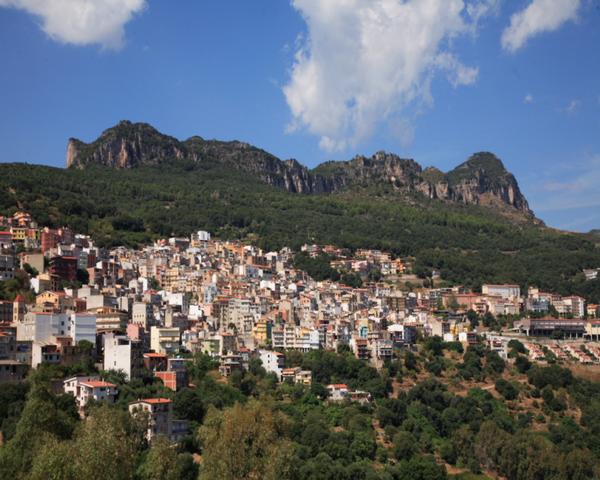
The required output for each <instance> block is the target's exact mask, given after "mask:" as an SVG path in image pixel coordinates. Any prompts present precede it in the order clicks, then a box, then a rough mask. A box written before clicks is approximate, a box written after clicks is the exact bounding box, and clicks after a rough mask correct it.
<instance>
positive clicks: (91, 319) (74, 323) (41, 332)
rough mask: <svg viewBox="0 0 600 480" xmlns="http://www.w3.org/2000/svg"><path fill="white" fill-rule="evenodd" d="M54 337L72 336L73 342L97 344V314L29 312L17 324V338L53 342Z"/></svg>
mask: <svg viewBox="0 0 600 480" xmlns="http://www.w3.org/2000/svg"><path fill="white" fill-rule="evenodd" d="M53 337H71V338H72V339H73V344H74V345H77V344H78V343H79V342H80V341H81V340H87V341H88V342H91V343H93V344H94V345H95V344H96V316H95V315H89V314H84V313H72V314H70V315H69V314H66V313H39V312H29V313H27V314H26V315H25V318H24V319H23V322H21V323H19V324H17V340H18V341H22V342H46V343H47V342H52V341H53V340H54V338H53Z"/></svg>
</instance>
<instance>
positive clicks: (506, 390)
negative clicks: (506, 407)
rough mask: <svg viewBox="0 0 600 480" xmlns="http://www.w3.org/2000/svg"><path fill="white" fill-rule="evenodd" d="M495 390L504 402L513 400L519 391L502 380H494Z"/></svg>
mask: <svg viewBox="0 0 600 480" xmlns="http://www.w3.org/2000/svg"><path fill="white" fill-rule="evenodd" d="M495 388H496V391H497V392H498V393H499V394H500V395H502V396H503V397H504V398H505V399H506V400H514V399H515V398H517V396H518V395H519V391H518V390H517V389H516V388H515V386H514V385H513V384H512V383H510V382H508V381H506V380H504V379H503V378H499V379H498V380H496V384H495Z"/></svg>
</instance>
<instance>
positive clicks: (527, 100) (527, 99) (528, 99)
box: [523, 93, 533, 103]
mask: <svg viewBox="0 0 600 480" xmlns="http://www.w3.org/2000/svg"><path fill="white" fill-rule="evenodd" d="M523 103H533V95H532V94H531V93H528V94H527V95H525V98H524V99H523Z"/></svg>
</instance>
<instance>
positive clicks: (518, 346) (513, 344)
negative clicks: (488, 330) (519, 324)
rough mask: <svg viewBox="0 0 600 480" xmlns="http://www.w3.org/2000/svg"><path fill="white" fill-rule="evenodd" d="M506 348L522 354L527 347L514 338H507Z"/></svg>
mask: <svg viewBox="0 0 600 480" xmlns="http://www.w3.org/2000/svg"><path fill="white" fill-rule="evenodd" d="M508 348H509V349H510V350H511V352H513V353H523V354H525V353H527V349H526V348H525V345H523V344H522V343H521V342H520V341H519V340H517V339H516V338H513V339H512V340H509V342H508Z"/></svg>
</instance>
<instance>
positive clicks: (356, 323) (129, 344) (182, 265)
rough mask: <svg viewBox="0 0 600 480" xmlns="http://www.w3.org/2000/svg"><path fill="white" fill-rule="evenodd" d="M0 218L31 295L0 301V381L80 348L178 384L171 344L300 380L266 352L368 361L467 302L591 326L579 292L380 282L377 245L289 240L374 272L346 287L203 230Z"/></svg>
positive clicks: (389, 353) (71, 384) (452, 333)
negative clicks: (129, 244)
mask: <svg viewBox="0 0 600 480" xmlns="http://www.w3.org/2000/svg"><path fill="white" fill-rule="evenodd" d="M0 228H1V229H4V231H2V232H0V247H1V250H0V280H5V279H10V278H13V277H14V275H15V273H16V272H17V270H24V271H26V272H28V275H29V277H30V284H31V288H32V290H33V292H34V293H35V299H33V297H32V298H30V299H29V301H27V300H26V299H25V298H24V297H23V296H17V297H16V298H15V299H14V301H0V381H10V380H18V379H20V378H22V377H23V375H24V374H25V372H26V371H27V369H28V368H36V367H37V366H38V365H40V364H42V363H56V364H61V365H74V364H76V363H78V362H79V361H81V358H82V356H83V355H85V354H86V352H88V353H89V351H90V350H91V351H93V353H94V357H95V358H96V359H97V362H98V364H99V366H100V367H101V369H102V370H118V371H121V372H123V374H124V375H125V377H126V378H127V379H131V378H134V377H136V376H137V375H139V374H140V372H141V371H144V370H150V371H151V372H153V373H154V375H155V376H156V377H158V378H160V379H161V380H162V381H163V382H164V384H165V385H166V386H167V387H168V388H171V389H173V390H179V389H180V388H183V387H184V386H187V374H186V365H185V360H184V359H183V358H181V356H182V355H181V354H184V353H185V354H194V353H198V352H201V353H204V354H207V355H210V356H212V357H214V358H215V359H217V360H218V361H219V362H220V368H219V370H220V372H221V374H222V375H224V376H229V375H231V374H232V373H233V372H235V371H236V370H242V369H246V368H248V364H249V362H250V359H251V358H252V357H258V358H260V359H261V361H262V364H263V367H264V368H265V369H266V370H267V371H268V372H272V373H274V374H275V375H276V376H277V378H278V379H279V380H280V381H291V382H295V383H300V384H308V383H310V382H311V372H309V371H304V370H302V369H299V368H286V366H285V365H284V363H283V359H284V357H283V355H281V353H279V352H281V351H283V350H298V351H301V352H309V351H311V350H316V349H337V348H339V347H340V346H342V345H344V346H347V347H349V348H350V350H351V351H352V352H353V354H354V355H355V356H356V357H357V358H360V359H363V360H365V361H367V362H371V363H372V364H373V365H374V366H376V367H379V366H381V365H383V363H384V362H385V361H387V360H389V359H391V358H393V355H394V350H395V349H397V348H400V347H404V346H406V345H410V344H412V343H414V342H415V341H416V339H417V338H419V337H420V336H427V335H439V336H441V337H443V338H444V339H445V340H447V341H455V340H458V341H463V342H470V341H473V340H474V339H475V336H476V334H477V333H478V332H477V331H476V330H475V328H474V325H473V324H472V323H471V322H470V321H469V320H468V315H467V312H468V311H469V310H473V311H474V312H476V313H478V314H480V315H484V314H486V313H491V314H493V315H511V314H513V315H518V314H520V313H522V312H525V311H530V312H533V313H535V317H540V316H541V317H543V316H544V314H546V313H547V314H548V315H549V314H550V312H551V311H552V312H557V315H556V318H535V319H534V318H526V319H524V320H523V321H521V322H518V323H517V324H516V328H517V329H518V330H520V331H522V332H523V333H525V334H527V335H551V334H552V332H553V331H555V330H557V329H560V330H561V331H563V332H565V333H566V334H568V335H571V336H577V337H582V338H588V339H592V340H598V335H600V320H593V319H594V318H597V317H598V313H599V312H598V306H597V305H587V304H586V302H585V300H584V299H583V298H580V297H575V296H570V297H561V296H559V295H555V294H549V293H544V292H540V291H539V290H537V289H534V288H530V289H529V290H528V292H527V294H526V295H522V294H521V290H520V288H519V286H517V285H484V286H483V288H482V292H481V293H473V292H470V291H467V290H465V289H464V288H461V287H453V288H419V289H416V291H408V290H407V288H406V287H404V286H398V285H399V283H400V282H393V281H387V282H386V279H387V280H390V279H394V278H397V276H398V275H401V274H403V273H405V272H406V271H407V268H408V266H407V265H408V264H407V263H406V262H403V261H402V260H400V259H394V258H392V257H391V255H390V254H388V253H386V252H381V251H378V250H359V251H357V252H355V253H354V254H352V255H350V254H349V253H348V252H345V251H342V250H340V249H337V248H335V247H332V246H317V245H307V246H305V247H303V250H304V251H306V252H307V253H308V254H309V255H314V256H316V255H319V254H320V253H321V252H325V253H329V254H330V255H331V256H332V258H334V260H332V266H333V267H334V268H339V269H343V270H347V271H353V272H356V273H358V274H359V275H362V276H365V275H367V274H368V273H369V272H371V271H373V270H377V271H378V272H380V274H381V277H380V278H377V281H371V282H365V284H364V286H363V287H361V288H353V287H350V286H347V285H344V284H342V283H339V282H332V281H315V280H313V279H312V278H310V277H309V276H308V275H307V274H306V273H305V272H303V271H300V270H297V269H295V268H294V267H293V261H292V260H293V252H292V251H291V250H290V249H288V248H283V249H281V250H280V251H272V252H265V251H263V250H261V249H260V248H257V247H255V246H252V245H247V244H244V243H241V242H237V241H221V240H215V239H213V238H211V235H210V234H209V233H208V232H205V231H199V232H195V233H194V234H193V235H191V236H190V237H189V238H169V239H165V240H160V241H157V242H155V243H154V244H153V245H149V246H147V247H144V248H141V249H130V248H124V247H120V248H114V249H111V250H105V249H101V248H98V247H97V246H96V245H95V244H94V242H93V240H92V239H91V238H90V237H88V236H85V235H79V234H75V233H73V232H72V231H70V230H69V229H67V228H62V229H49V228H41V229H40V228H38V227H37V225H36V224H35V222H34V221H33V220H32V219H31V217H30V216H29V215H28V214H26V213H23V212H17V213H16V214H15V215H14V216H13V217H9V218H7V217H0ZM17 252H19V253H17ZM365 280H366V277H365ZM478 328H479V333H481V329H482V328H483V327H482V326H481V325H480V326H479V327H478ZM64 388H65V391H68V392H69V393H72V394H73V395H74V396H75V397H76V399H77V404H78V406H79V407H80V408H81V409H83V408H84V407H85V405H86V404H87V402H88V400H89V399H94V400H97V401H112V400H114V398H115V396H116V395H118V392H117V389H116V386H114V385H112V384H109V383H107V382H104V381H103V380H102V379H101V378H92V377H74V378H71V379H68V380H67V381H65V387H64ZM328 388H329V391H330V398H331V399H332V400H334V399H346V398H350V399H352V400H355V401H361V402H362V401H368V394H366V393H365V392H352V391H350V390H349V389H348V387H347V386H345V385H330V386H329V387H328ZM130 408H131V410H132V411H145V412H147V413H149V414H151V415H152V416H156V419H155V422H154V424H155V428H156V429H158V430H160V429H161V428H162V429H163V430H161V431H163V432H164V431H168V432H169V435H170V436H171V437H172V438H176V437H177V436H178V435H180V434H181V432H182V427H181V425H179V424H177V422H176V421H175V420H173V418H172V406H171V405H170V402H169V401H168V399H145V400H141V401H140V402H137V403H136V404H134V405H132V406H131V407H130ZM169 419H170V420H169ZM165 429H166V430H165Z"/></svg>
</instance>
